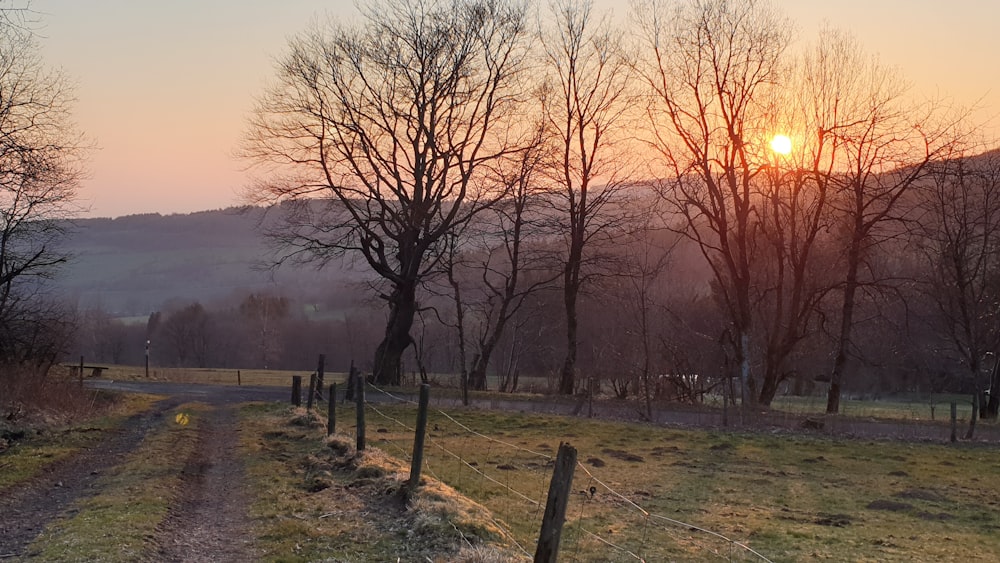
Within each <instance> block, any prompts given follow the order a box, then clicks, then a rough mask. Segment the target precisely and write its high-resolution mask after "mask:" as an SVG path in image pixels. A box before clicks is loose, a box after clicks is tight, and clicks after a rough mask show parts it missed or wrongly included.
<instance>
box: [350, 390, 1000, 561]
mask: <svg viewBox="0 0 1000 563" xmlns="http://www.w3.org/2000/svg"><path fill="white" fill-rule="evenodd" d="M353 416H354V410H353V408H351V407H349V406H346V407H341V408H340V411H339V415H338V419H339V421H338V424H339V427H340V428H342V429H344V430H347V431H348V432H350V431H351V428H352V425H353V422H352V421H353ZM414 417H415V408H414V407H412V406H411V405H408V404H401V405H394V406H385V405H370V408H369V414H368V425H367V426H368V436H369V438H368V442H369V444H371V445H373V446H375V447H378V448H380V449H382V450H383V451H385V452H387V453H389V454H390V455H393V456H396V457H398V458H401V459H408V457H409V455H410V449H411V448H412V439H413V438H412V434H411V432H410V431H409V430H408V429H409V428H412V426H413V422H414ZM428 428H429V436H428V446H427V448H426V453H425V455H426V458H425V459H426V462H425V463H426V466H425V467H426V469H425V472H426V473H427V474H429V475H431V476H433V477H435V478H437V479H440V480H441V481H443V482H445V483H448V484H449V485H451V486H453V487H455V488H456V489H457V490H458V491H459V492H461V493H463V494H465V495H467V496H469V497H470V498H471V499H473V500H475V501H477V502H480V503H482V504H484V505H485V506H486V507H487V508H489V509H490V510H491V511H492V512H493V514H494V516H495V517H496V518H497V521H498V523H499V524H501V526H502V527H505V528H507V529H508V530H509V531H510V533H511V534H512V535H513V537H514V538H515V539H516V541H517V542H518V543H519V544H520V545H521V546H522V547H523V548H524V550H525V552H530V551H532V550H533V546H534V541H535V540H536V539H537V533H538V524H539V522H540V520H541V511H542V510H543V508H544V502H545V494H546V490H547V486H548V480H549V478H550V476H551V460H552V458H553V457H554V455H555V450H556V449H557V448H558V446H559V444H560V442H568V443H571V444H572V445H573V446H575V447H576V448H577V450H578V452H579V454H578V461H579V465H578V467H577V470H576V474H575V477H574V482H573V490H574V491H575V494H574V496H573V499H572V500H571V501H570V505H569V508H568V511H567V523H566V526H565V529H564V536H563V546H562V549H561V554H562V557H561V560H563V561H635V560H639V559H640V558H641V559H643V560H647V561H666V560H684V561H705V560H712V559H721V560H747V561H753V560H762V559H761V558H759V557H757V556H756V555H755V554H754V553H753V552H752V551H750V549H752V550H753V551H756V552H758V553H759V554H761V555H763V556H764V557H766V558H767V559H770V560H772V561H798V560H820V559H827V560H834V561H845V560H851V561H865V560H868V561H944V560H971V561H975V560H981V561H992V560H995V556H996V554H997V553H1000V534H998V533H997V532H998V531H1000V513H998V511H997V507H998V505H1000V492H998V491H997V490H996V488H995V487H993V486H992V484H993V483H995V482H997V479H998V478H1000V449H998V448H997V447H996V446H995V445H981V444H959V445H950V444H944V443H904V442H893V441H863V440H846V439H845V440H837V439H831V438H828V437H823V436H816V435H804V434H789V433H732V432H720V431H715V430H696V429H676V428H664V427H657V426H652V425H645V424H628V423H622V422H612V421H599V420H588V419H581V418H571V417H555V416H545V415H535V414H523V413H501V412H483V411H472V410H469V411H465V410H460V409H452V410H450V411H448V412H445V411H440V410H436V409H432V410H431V414H430V419H429V424H428ZM744 546H745V547H746V548H749V549H744Z"/></svg>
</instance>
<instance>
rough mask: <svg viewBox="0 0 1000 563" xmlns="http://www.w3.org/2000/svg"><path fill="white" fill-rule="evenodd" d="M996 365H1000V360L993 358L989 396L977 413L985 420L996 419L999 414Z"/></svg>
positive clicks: (999, 372)
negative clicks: (980, 410)
mask: <svg viewBox="0 0 1000 563" xmlns="http://www.w3.org/2000/svg"><path fill="white" fill-rule="evenodd" d="M998 366H1000V360H995V361H994V362H993V370H992V371H991V372H990V393H989V398H988V400H987V401H986V406H985V407H984V408H983V410H982V412H980V413H979V415H980V417H981V418H983V419H986V420H996V419H997V416H998V415H1000V370H998V369H997V367H998Z"/></svg>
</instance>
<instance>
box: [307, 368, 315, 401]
mask: <svg viewBox="0 0 1000 563" xmlns="http://www.w3.org/2000/svg"><path fill="white" fill-rule="evenodd" d="M315 394H316V374H315V373H313V374H310V375H309V397H308V398H307V399H306V409H307V410H312V408H313V395H315Z"/></svg>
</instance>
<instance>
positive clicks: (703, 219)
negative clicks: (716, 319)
mask: <svg viewBox="0 0 1000 563" xmlns="http://www.w3.org/2000/svg"><path fill="white" fill-rule="evenodd" d="M633 13H634V16H635V20H636V25H637V26H638V27H639V28H640V29H641V30H642V36H643V40H644V44H643V48H642V51H641V56H642V60H641V62H640V64H639V68H640V70H641V73H642V75H643V78H644V79H645V82H646V83H647V84H648V85H649V87H650V89H651V94H652V103H651V105H650V108H649V122H650V124H651V125H652V139H651V141H652V142H651V144H652V146H653V147H654V148H655V149H656V150H657V152H658V154H659V159H658V162H657V167H656V168H654V173H655V174H656V176H657V177H659V178H663V179H664V180H662V181H661V182H659V184H660V185H659V186H658V187H659V190H660V193H661V194H662V196H663V199H664V201H665V202H666V203H667V204H668V206H669V209H668V212H669V213H670V214H671V216H672V217H676V218H678V220H679V225H677V230H678V232H680V233H681V234H683V235H684V236H686V237H688V238H690V239H691V240H692V241H694V242H695V243H696V244H697V245H698V246H699V248H700V249H701V252H702V254H703V255H704V257H705V258H706V260H707V262H708V263H709V264H710V266H711V269H712V272H713V274H714V278H715V282H716V287H717V289H718V293H719V298H720V300H721V302H722V303H723V305H724V308H725V310H726V311H727V313H728V316H729V319H730V321H731V323H732V332H731V337H730V341H731V344H732V346H733V349H734V353H735V357H736V363H737V365H738V371H739V376H740V380H741V382H742V385H741V389H742V393H741V394H742V396H743V400H744V404H748V403H752V402H754V401H756V399H757V389H756V379H755V378H754V377H753V376H752V373H751V343H752V336H753V333H754V327H753V302H752V292H751V289H752V286H753V280H752V269H753V264H754V261H755V260H756V259H757V255H758V248H757V244H758V237H756V236H755V234H756V229H757V228H758V226H757V218H756V215H755V213H756V208H755V206H756V205H757V204H758V200H759V188H758V185H757V184H758V182H759V178H758V176H759V175H760V174H761V173H762V171H763V170H764V165H765V164H766V160H765V158H766V157H765V155H766V151H767V143H768V140H769V139H770V135H771V134H773V131H770V130H769V128H770V126H771V125H772V124H773V117H772V116H771V111H772V108H771V107H770V106H769V105H768V103H767V102H768V101H770V100H771V99H772V97H773V93H772V90H773V89H774V88H775V87H776V85H778V84H780V83H781V82H782V81H783V79H784V77H785V67H784V66H783V64H782V56H783V54H784V53H785V51H786V49H787V47H788V43H789V37H790V32H789V24H788V23H787V22H786V21H785V20H784V19H782V18H780V17H779V16H777V15H776V14H775V13H774V12H773V11H772V10H771V9H770V8H769V7H768V6H767V5H765V4H763V3H761V2H757V1H756V0H696V1H691V2H684V3H680V4H675V3H673V2H666V1H663V0H648V1H645V0H643V1H640V2H637V3H636V4H635V5H634V7H633Z"/></svg>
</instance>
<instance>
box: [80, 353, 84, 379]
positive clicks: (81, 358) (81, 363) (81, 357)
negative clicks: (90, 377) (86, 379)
mask: <svg viewBox="0 0 1000 563" xmlns="http://www.w3.org/2000/svg"><path fill="white" fill-rule="evenodd" d="M80 385H81V386H83V356H80Z"/></svg>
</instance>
